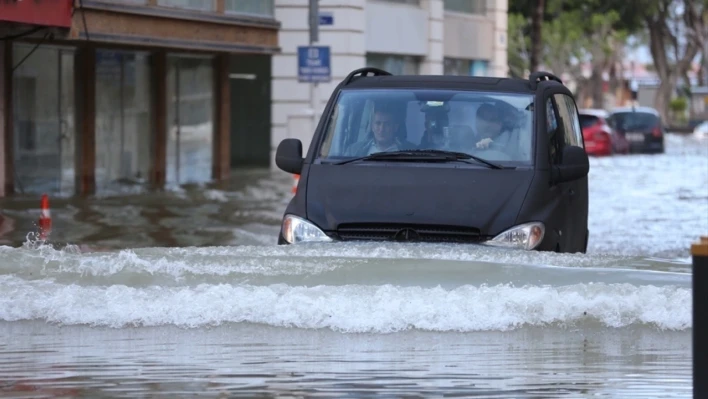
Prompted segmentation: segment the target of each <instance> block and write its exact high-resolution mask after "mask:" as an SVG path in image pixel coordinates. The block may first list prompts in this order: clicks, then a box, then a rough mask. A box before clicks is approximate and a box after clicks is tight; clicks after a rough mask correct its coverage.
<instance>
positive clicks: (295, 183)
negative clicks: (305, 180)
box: [290, 175, 300, 194]
mask: <svg viewBox="0 0 708 399" xmlns="http://www.w3.org/2000/svg"><path fill="white" fill-rule="evenodd" d="M298 183H300V175H295V181H294V182H293V188H292V189H290V192H292V193H293V194H295V193H296V192H297V185H298Z"/></svg>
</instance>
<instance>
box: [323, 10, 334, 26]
mask: <svg viewBox="0 0 708 399" xmlns="http://www.w3.org/2000/svg"><path fill="white" fill-rule="evenodd" d="M320 25H325V26H326V25H334V14H332V13H331V12H321V13H320Z"/></svg>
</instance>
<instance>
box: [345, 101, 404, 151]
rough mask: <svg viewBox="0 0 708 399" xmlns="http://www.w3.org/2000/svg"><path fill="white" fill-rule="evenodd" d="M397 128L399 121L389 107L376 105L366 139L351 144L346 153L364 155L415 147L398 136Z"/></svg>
mask: <svg viewBox="0 0 708 399" xmlns="http://www.w3.org/2000/svg"><path fill="white" fill-rule="evenodd" d="M399 128H400V123H399V122H398V121H397V120H396V114H395V113H394V112H393V111H392V110H391V109H389V108H386V107H384V106H377V107H376V109H375V111H374V113H373V116H372V119H371V131H370V132H369V134H368V135H367V139H365V140H362V141H358V142H356V143H354V144H352V145H351V147H349V151H347V155H349V156H364V155H371V154H373V153H375V152H386V151H401V150H412V149H415V148H416V145H415V144H413V143H411V142H409V141H407V140H405V139H404V140H401V139H400V138H399V137H398V133H399Z"/></svg>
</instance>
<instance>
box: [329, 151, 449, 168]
mask: <svg viewBox="0 0 708 399" xmlns="http://www.w3.org/2000/svg"><path fill="white" fill-rule="evenodd" d="M396 159H398V160H405V161H413V160H421V161H446V160H449V159H450V156H449V155H446V154H434V153H425V152H417V150H402V151H384V152H375V153H373V154H371V155H365V156H363V157H356V158H352V159H345V160H344V161H339V162H334V163H332V165H344V164H346V163H350V162H356V161H386V160H396Z"/></svg>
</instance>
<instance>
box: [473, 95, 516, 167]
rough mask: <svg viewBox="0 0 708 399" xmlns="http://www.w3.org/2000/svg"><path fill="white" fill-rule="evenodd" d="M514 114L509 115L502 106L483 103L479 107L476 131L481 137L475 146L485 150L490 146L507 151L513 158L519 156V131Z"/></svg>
mask: <svg viewBox="0 0 708 399" xmlns="http://www.w3.org/2000/svg"><path fill="white" fill-rule="evenodd" d="M513 118H514V117H513V115H507V113H506V112H504V111H503V110H502V109H501V107H500V106H495V105H492V104H482V105H480V106H479V108H477V114H476V120H475V125H476V130H477V131H476V133H477V136H478V138H481V139H480V140H479V141H477V142H476V143H475V148H476V149H478V150H485V149H488V148H490V147H496V149H498V150H500V151H503V152H505V153H506V154H508V155H509V156H511V157H512V158H517V157H519V156H520V155H522V154H520V153H519V137H518V135H519V131H518V129H516V128H515V123H514V122H515V121H514V120H513Z"/></svg>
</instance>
